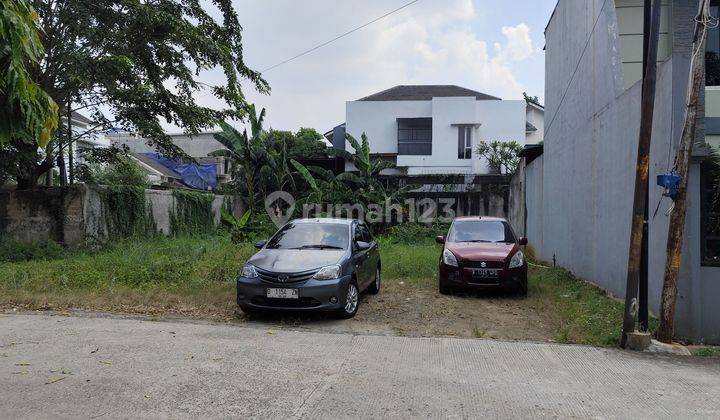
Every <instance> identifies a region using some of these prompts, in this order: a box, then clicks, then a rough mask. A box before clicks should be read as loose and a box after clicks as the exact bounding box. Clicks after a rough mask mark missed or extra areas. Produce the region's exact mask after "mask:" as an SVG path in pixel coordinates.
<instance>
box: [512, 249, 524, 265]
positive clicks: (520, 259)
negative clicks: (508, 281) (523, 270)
mask: <svg viewBox="0 0 720 420" xmlns="http://www.w3.org/2000/svg"><path fill="white" fill-rule="evenodd" d="M523 264H525V255H523V253H522V251H518V252H516V253H515V255H513V257H512V258H510V268H517V267H522V265H523Z"/></svg>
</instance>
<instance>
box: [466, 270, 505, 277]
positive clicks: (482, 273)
mask: <svg viewBox="0 0 720 420" xmlns="http://www.w3.org/2000/svg"><path fill="white" fill-rule="evenodd" d="M499 271H500V270H489V269H484V268H483V269H479V270H473V273H472V276H473V277H474V278H478V279H494V278H497V277H498V274H499Z"/></svg>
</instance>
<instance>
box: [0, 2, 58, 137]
mask: <svg viewBox="0 0 720 420" xmlns="http://www.w3.org/2000/svg"><path fill="white" fill-rule="evenodd" d="M38 30H39V27H38V15H37V13H36V12H35V10H34V9H33V8H32V6H31V5H30V4H29V2H28V1H27V0H3V1H2V2H1V3H0V40H2V44H1V45H0V145H2V144H6V143H9V142H10V141H11V140H14V141H17V142H25V143H28V144H31V145H33V146H40V147H45V145H46V144H47V143H48V141H50V135H51V133H52V130H54V129H55V128H56V127H57V119H58V117H57V110H58V107H57V105H56V104H55V102H54V101H53V100H52V98H50V96H48V94H47V93H45V91H43V90H42V88H41V87H40V86H39V85H38V84H37V83H36V82H35V81H34V80H32V78H31V76H30V70H31V69H32V68H33V67H37V65H38V61H39V60H40V58H42V56H43V53H44V50H43V46H42V43H41V42H40V36H39V35H38Z"/></svg>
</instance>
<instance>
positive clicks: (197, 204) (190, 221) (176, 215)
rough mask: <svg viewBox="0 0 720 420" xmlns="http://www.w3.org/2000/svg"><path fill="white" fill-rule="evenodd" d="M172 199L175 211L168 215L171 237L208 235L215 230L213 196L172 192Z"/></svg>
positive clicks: (178, 191)
mask: <svg viewBox="0 0 720 420" xmlns="http://www.w3.org/2000/svg"><path fill="white" fill-rule="evenodd" d="M173 197H175V209H174V211H173V212H172V213H171V214H170V230H171V232H172V233H173V235H181V234H188V233H190V234H196V233H210V232H212V231H214V230H215V215H214V214H213V211H212V203H213V200H214V199H215V196H214V195H213V194H208V193H202V192H197V191H185V190H173Z"/></svg>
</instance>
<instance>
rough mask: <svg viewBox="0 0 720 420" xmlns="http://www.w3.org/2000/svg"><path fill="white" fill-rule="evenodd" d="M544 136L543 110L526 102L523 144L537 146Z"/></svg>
mask: <svg viewBox="0 0 720 420" xmlns="http://www.w3.org/2000/svg"><path fill="white" fill-rule="evenodd" d="M544 135H545V108H543V107H542V105H539V104H536V103H534V102H531V101H528V103H527V107H526V109H525V144H539V143H542V141H543V136H544Z"/></svg>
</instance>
